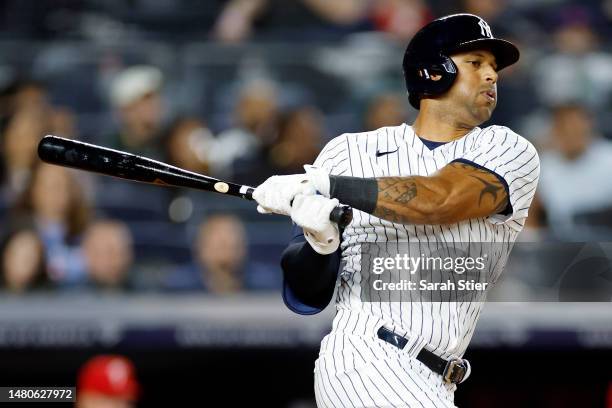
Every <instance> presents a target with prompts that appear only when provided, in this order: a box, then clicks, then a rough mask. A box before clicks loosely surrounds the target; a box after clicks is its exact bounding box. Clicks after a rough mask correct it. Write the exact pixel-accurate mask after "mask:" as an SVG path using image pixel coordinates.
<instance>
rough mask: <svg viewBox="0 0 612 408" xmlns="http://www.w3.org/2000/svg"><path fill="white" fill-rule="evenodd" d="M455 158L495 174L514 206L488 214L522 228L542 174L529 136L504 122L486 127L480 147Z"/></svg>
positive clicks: (498, 222)
mask: <svg viewBox="0 0 612 408" xmlns="http://www.w3.org/2000/svg"><path fill="white" fill-rule="evenodd" d="M454 161H459V162H464V163H468V164H472V165H474V166H475V167H478V168H482V169H485V170H488V171H490V172H491V173H493V174H495V175H496V176H497V177H498V178H499V179H500V181H501V182H502V184H503V185H504V187H505V188H506V193H507V194H508V197H509V205H510V208H507V209H506V211H505V212H503V213H499V214H494V215H492V216H490V217H489V218H488V220H489V222H491V223H493V224H504V223H509V225H511V226H512V227H514V228H516V229H519V230H520V229H522V226H523V221H524V219H525V218H527V214H528V210H529V206H530V205H531V201H532V200H533V196H534V195H535V190H536V186H537V184H538V178H539V176H540V158H539V156H538V153H537V151H536V149H535V147H534V146H533V145H532V144H531V143H530V142H529V141H528V140H527V139H525V138H523V137H521V136H520V135H518V134H516V133H514V132H513V131H512V130H510V129H508V128H506V127H503V126H492V127H491V128H489V129H487V130H485V131H484V134H483V136H482V140H481V142H480V143H479V145H478V146H477V147H475V148H474V149H472V150H469V151H467V152H466V153H465V154H464V155H463V156H462V157H461V158H458V159H456V160H454Z"/></svg>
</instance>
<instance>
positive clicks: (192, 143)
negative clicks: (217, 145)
mask: <svg viewBox="0 0 612 408" xmlns="http://www.w3.org/2000/svg"><path fill="white" fill-rule="evenodd" d="M213 144H214V136H213V135H212V133H211V132H210V130H209V129H208V127H207V126H206V124H205V123H204V122H203V121H201V120H200V119H197V118H194V117H180V118H178V119H176V120H175V121H174V122H173V123H172V124H171V125H170V128H169V130H168V133H167V136H166V139H165V148H166V159H167V160H168V162H169V163H170V164H173V165H175V166H178V167H181V168H184V169H187V170H191V171H195V172H196V173H208V170H209V164H208V154H209V151H210V149H211V148H212V145H213Z"/></svg>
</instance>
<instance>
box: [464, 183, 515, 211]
mask: <svg viewBox="0 0 612 408" xmlns="http://www.w3.org/2000/svg"><path fill="white" fill-rule="evenodd" d="M470 177H473V178H475V179H476V180H479V181H480V182H481V183H482V184H484V187H483V188H482V190H480V197H479V198H478V206H479V207H480V204H481V203H482V198H483V197H484V196H485V195H486V194H491V197H493V202H494V203H495V202H497V193H498V192H499V191H500V190H504V188H503V186H500V185H496V184H493V183H491V182H489V181H487V180H484V179H482V178H480V177H478V176H475V175H473V174H470ZM506 206H507V199H506V198H503V199H502V200H501V201H500V202H499V203H498V204H497V205H496V206H495V214H497V213H499V212H501V211H503V210H504V209H505V208H506Z"/></svg>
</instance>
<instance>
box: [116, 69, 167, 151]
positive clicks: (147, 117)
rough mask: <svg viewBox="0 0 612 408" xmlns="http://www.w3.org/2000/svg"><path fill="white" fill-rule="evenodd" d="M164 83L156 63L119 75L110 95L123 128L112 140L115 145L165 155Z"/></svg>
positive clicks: (120, 127) (122, 148)
mask: <svg viewBox="0 0 612 408" xmlns="http://www.w3.org/2000/svg"><path fill="white" fill-rule="evenodd" d="M162 83H163V75H162V73H161V71H160V70H159V69H157V68H155V67H152V66H145V65H136V66H132V67H129V68H127V69H125V70H123V71H121V72H120V73H119V74H117V77H116V78H115V79H114V80H113V82H112V84H111V94H110V96H111V102H112V105H113V107H114V108H115V109H116V111H117V115H118V121H119V130H118V132H117V134H115V135H114V136H113V138H112V140H110V143H111V145H112V146H113V147H115V148H117V149H121V150H128V151H130V152H133V153H138V154H142V155H145V156H149V157H153V158H161V153H162V152H161V151H160V138H161V134H162V126H163V119H164V106H163V101H162V96H161V88H162Z"/></svg>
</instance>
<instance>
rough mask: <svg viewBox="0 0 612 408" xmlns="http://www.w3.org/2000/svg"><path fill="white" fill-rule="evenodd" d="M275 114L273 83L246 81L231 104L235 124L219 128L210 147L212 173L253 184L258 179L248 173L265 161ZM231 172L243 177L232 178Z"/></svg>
mask: <svg viewBox="0 0 612 408" xmlns="http://www.w3.org/2000/svg"><path fill="white" fill-rule="evenodd" d="M277 118H278V94H277V89H276V84H274V83H273V82H271V81H269V80H265V79H254V80H251V81H249V82H247V83H246V84H245V85H244V86H243V88H242V89H241V91H240V96H239V98H238V102H237V104H236V107H235V121H236V126H235V127H234V128H232V129H228V130H225V131H223V132H221V133H220V134H219V135H218V137H217V141H216V143H215V144H214V146H213V147H212V148H211V149H210V152H209V156H208V160H209V162H210V168H211V170H212V172H213V174H215V175H218V176H220V177H222V178H232V179H234V180H235V181H237V182H239V183H243V184H257V183H258V182H259V181H260V180H259V179H253V178H251V177H250V176H249V174H250V172H251V171H252V170H253V171H255V170H256V168H255V167H257V166H259V165H260V163H262V162H265V160H266V159H265V155H266V152H267V149H268V148H269V146H270V144H271V143H272V142H273V141H274V139H275V137H276V124H277ZM234 172H236V173H238V174H240V175H241V176H242V177H243V178H235V177H234ZM264 179H265V178H264Z"/></svg>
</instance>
